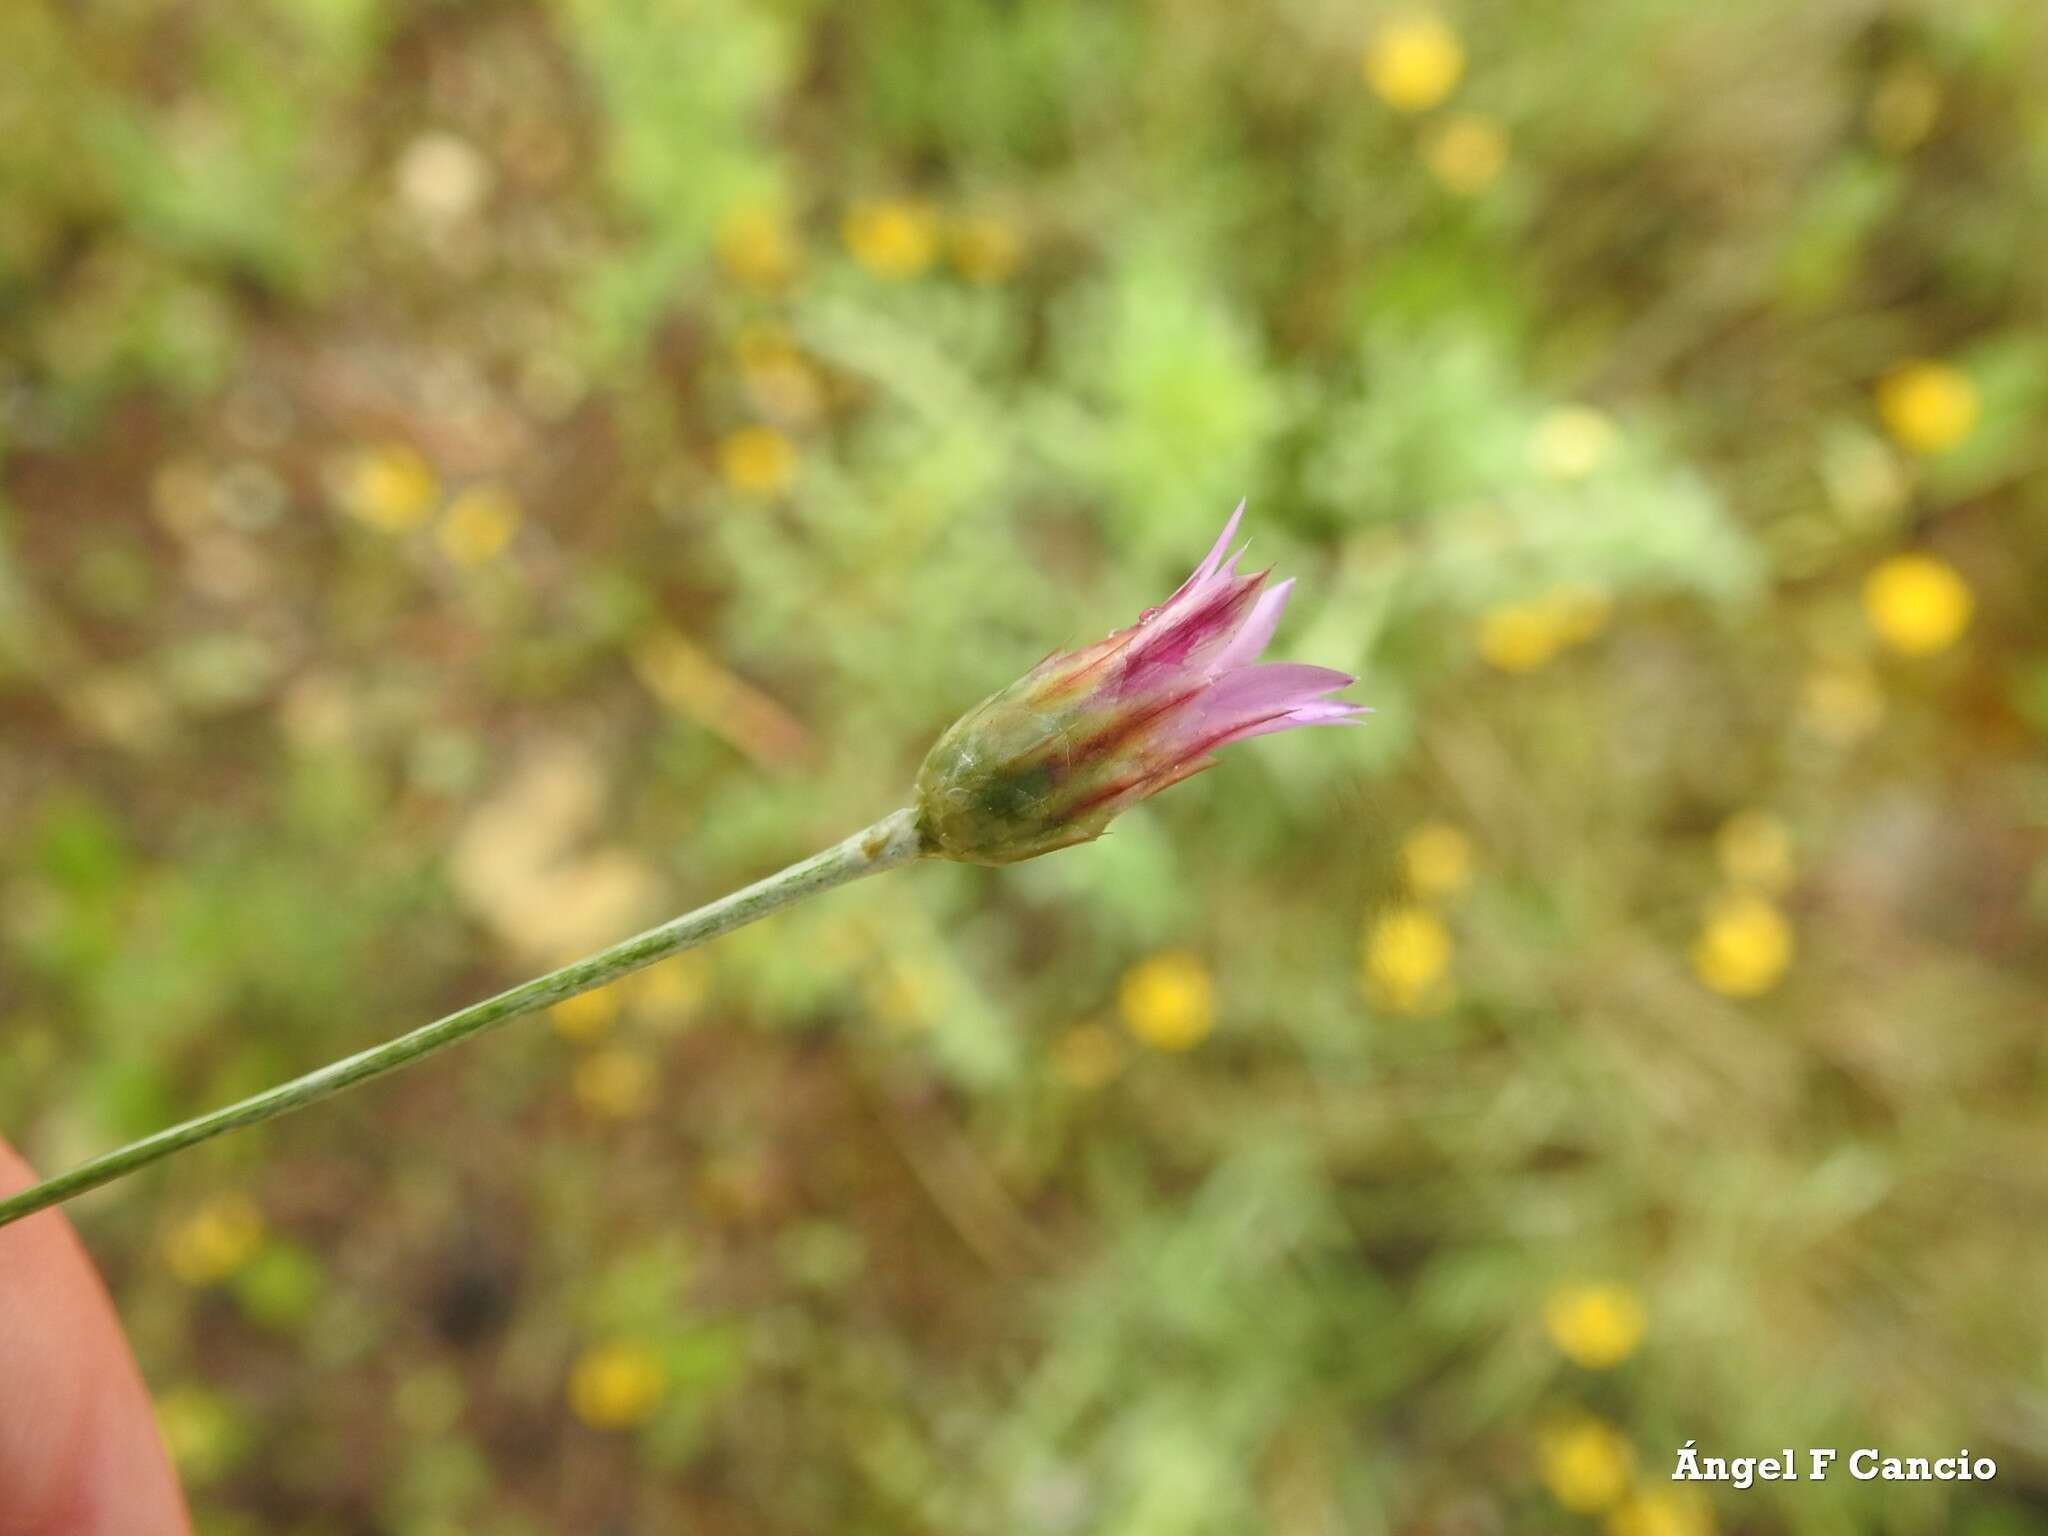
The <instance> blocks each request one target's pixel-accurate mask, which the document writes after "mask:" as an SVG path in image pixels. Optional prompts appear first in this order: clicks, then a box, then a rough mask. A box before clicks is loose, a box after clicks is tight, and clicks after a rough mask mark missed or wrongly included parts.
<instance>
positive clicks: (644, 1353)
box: [569, 1340, 668, 1429]
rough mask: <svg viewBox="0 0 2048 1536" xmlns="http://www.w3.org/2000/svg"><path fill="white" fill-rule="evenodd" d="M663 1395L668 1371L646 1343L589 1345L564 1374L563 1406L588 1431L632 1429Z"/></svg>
mask: <svg viewBox="0 0 2048 1536" xmlns="http://www.w3.org/2000/svg"><path fill="white" fill-rule="evenodd" d="M667 1395H668V1372H667V1371H665V1370H664V1369H663V1368H662V1364H661V1361H660V1360H658V1359H656V1358H655V1355H654V1352H653V1351H652V1350H651V1349H649V1348H648V1347H647V1346H646V1345H644V1344H640V1343H636V1342H633V1341H630V1340H614V1341H612V1342H610V1343H605V1344H596V1345H592V1346H591V1347H590V1348H588V1349H586V1350H584V1351H583V1353H582V1354H580V1355H578V1356H577V1357H576V1363H575V1365H574V1366H573V1367H572V1368H571V1369H570V1372H569V1407H570V1409H571V1411H573V1412H574V1413H575V1415H576V1417H577V1418H579V1419H581V1420H582V1421H583V1422H584V1423H586V1424H588V1425H590V1426H591V1428H593V1429H636V1428H638V1427H639V1426H640V1425H642V1424H645V1423H646V1422H647V1421H648V1420H649V1419H651V1418H652V1417H654V1413H655V1410H656V1409H658V1408H659V1407H660V1406H661V1401H662V1399H663V1398H664V1397H666V1396H667Z"/></svg>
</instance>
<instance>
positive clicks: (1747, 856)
mask: <svg viewBox="0 0 2048 1536" xmlns="http://www.w3.org/2000/svg"><path fill="white" fill-rule="evenodd" d="M1714 853H1715V855H1716V856H1717V857H1718V858H1719V859H1720V861H1721V873H1722V874H1724V875H1726V876H1727V877H1728V879H1729V880H1730V881H1731V882H1732V883H1734V884H1736V885H1750V886H1755V887H1756V888H1757V889H1758V890H1762V891H1782V890H1783V889H1785V887H1786V886H1788V885H1790V884H1791V883H1792V834H1791V832H1790V831H1789V830H1788V829H1787V828H1786V826H1785V823H1784V822H1782V821H1780V820H1779V819H1778V818H1777V817H1775V816H1773V815H1772V814H1771V813H1770V812H1768V811H1738V812H1736V813H1735V814H1734V815H1733V816H1730V817H1729V818H1728V819H1727V820H1726V821H1724V822H1722V823H1721V829H1720V831H1718V832H1716V833H1715V834H1714Z"/></svg>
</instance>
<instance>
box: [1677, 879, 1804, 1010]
mask: <svg viewBox="0 0 2048 1536" xmlns="http://www.w3.org/2000/svg"><path fill="white" fill-rule="evenodd" d="M1791 963H1792V925H1791V924H1790V923H1788V922H1786V921H1785V916H1784V914H1783V913H1781V912H1780V911H1779V910H1778V909H1777V907H1775V906H1774V905H1772V903H1770V902H1769V901H1767V900H1765V899H1764V898H1763V897H1761V896H1755V895H1749V894H1746V893H1737V894H1732V895H1727V896H1723V897H1722V898H1721V899H1720V900H1718V901H1716V902H1715V903H1714V905H1713V906H1712V907H1711V908H1710V909H1709V910H1708V913H1707V920H1706V923H1705V925H1704V926H1703V927H1702V928H1701V930H1700V935H1699V937H1698V938H1697V939H1695V940H1694V941H1693V946H1692V968H1693V970H1694V972H1695V973H1697V975H1698V976H1699V978H1700V980H1701V981H1703V982H1705V983H1706V984H1707V985H1708V986H1709V987H1712V988H1713V989H1714V990H1715V991H1716V992H1719V993H1722V994H1724V995H1725V996H1728V997H1758V996H1761V995H1762V994H1763V993H1765V992H1768V991H1770V990H1771V988H1772V987H1774V986H1776V985H1777V984H1778V981H1779V978H1781V977H1782V976H1783V975H1784V974H1785V968H1786V967H1787V966H1789V965H1790V964H1791Z"/></svg>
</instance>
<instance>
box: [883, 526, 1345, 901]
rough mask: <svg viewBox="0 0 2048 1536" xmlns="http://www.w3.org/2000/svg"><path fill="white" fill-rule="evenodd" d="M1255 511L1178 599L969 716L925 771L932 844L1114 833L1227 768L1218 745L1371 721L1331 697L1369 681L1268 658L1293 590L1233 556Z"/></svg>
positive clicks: (926, 833) (1043, 666)
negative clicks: (1214, 767) (1140, 809)
mask: <svg viewBox="0 0 2048 1536" xmlns="http://www.w3.org/2000/svg"><path fill="white" fill-rule="evenodd" d="M1243 516H1244V506H1243V504H1242V503H1240V504H1239V506H1238V509H1237V511H1236V512H1235V513H1233V514H1232V515H1231V518H1230V522H1229V523H1228V524H1227V525H1226V526H1225V528H1224V530H1223V534H1222V536H1221V537H1220V538H1218V539H1217V541H1216V543H1215V546H1214V547H1213V548H1211V549H1210V551H1209V553H1208V556H1207V558H1205V559H1204V560H1203V561H1202V563H1201V564H1200V565H1199V566H1197V567H1196V568H1195V573H1194V574H1193V575H1192V576H1190V577H1189V578H1188V579H1187V580H1186V581H1185V582H1184V583H1182V585H1181V588H1180V590H1179V591H1178V592H1176V593H1174V594H1173V596H1172V597H1170V598H1168V599H1167V600H1166V601H1165V602H1164V603H1161V604H1160V605H1159V606H1158V607H1157V608H1148V609H1147V610H1145V612H1144V613H1142V614H1140V615H1139V617H1138V622H1137V623H1136V624H1133V625H1132V626H1131V627H1130V628H1129V629H1123V630H1118V631H1117V632H1116V633H1115V634H1113V635H1110V636H1109V637H1108V638H1106V639H1104V640H1102V641H1099V642H1098V643H1097V644H1095V645H1092V646H1089V647H1087V648H1086V649H1084V650H1080V651H1069V652H1055V653H1054V654H1052V655H1051V656H1048V657H1046V659H1045V660H1044V661H1042V662H1040V663H1039V664H1038V665H1037V666H1036V667H1033V668H1032V669H1031V671H1029V672H1027V673H1026V674H1025V675H1024V676H1023V677H1021V678H1019V679H1018V680H1017V681H1016V682H1014V683H1012V684H1010V686H1009V687H1007V688H1005V689H1003V690H1002V691H1001V692H999V693H996V694H994V695H992V696H990V697H989V698H987V699H985V700H983V701H982V703H981V704H979V705H978V706H976V707H975V708H974V709H973V710H970V711H969V712H968V713H967V714H966V715H965V716H963V717H962V718H961V719H960V720H959V721H957V722H956V723H955V724H954V725H953V726H952V728H951V729H949V730H948V731H947V732H946V733H945V735H943V736H941V737H940V738H939V740H938V744H937V745H936V746H934V747H933V748H932V750H931V752H930V754H929V755H928V756H927V757H926V758H925V760H924V766H923V767H922V768H921V769H919V770H918V775H917V814H918V824H919V828H920V830H921V832H922V834H923V837H924V840H925V843H926V845H927V847H929V848H930V850H931V851H932V852H933V853H936V854H938V855H939V856H941V857H943V858H949V859H960V860H964V861H966V862H968V863H972V864H1011V863H1015V862H1016V861H1017V860H1019V859H1029V858H1035V857H1037V855H1039V854H1041V853H1050V852H1051V851H1052V850H1053V849H1055V848H1066V847H1070V846H1072V845H1073V844H1075V843H1085V842H1088V841H1089V840H1090V839H1092V838H1096V837H1100V836H1101V835H1102V833H1103V831H1104V829H1106V828H1107V827H1108V826H1109V824H1110V822H1111V821H1113V820H1115V818H1116V816H1117V815H1118V813H1119V812H1121V811H1123V810H1124V809H1126V808H1127V807H1129V806H1131V805H1134V804H1136V803H1137V802H1138V801H1140V800H1143V799H1144V798H1146V797H1147V796H1148V795H1155V794H1157V793H1158V792H1159V791H1160V790H1162V789H1164V788H1166V787H1167V786H1168V785H1169V784H1178V783H1179V782H1180V781H1181V780H1182V779H1185V778H1187V777H1188V776H1189V775H1191V774H1195V773H1199V772H1201V771H1202V770H1203V769H1204V768H1207V767H1209V766H1210V765H1211V764H1212V763H1213V762H1214V761H1215V759H1214V757H1213V756H1212V755H1211V754H1213V753H1214V752H1215V751H1216V750H1217V749H1218V748H1220V747H1225V746H1228V745H1229V744H1230V743H1231V742H1234V741H1242V740H1244V739H1245V738H1247V737H1250V736H1263V735H1268V734H1270V733H1271V732H1274V731H1284V730H1290V729H1292V728H1293V727H1295V726H1304V725H1337V724H1342V723H1345V722H1348V721H1352V720H1356V719H1357V718H1358V717H1359V716H1361V715H1363V714H1365V713H1367V711H1366V710H1365V709H1364V707H1363V706H1361V705H1357V704H1348V703H1345V702H1343V701H1341V700H1336V699H1330V698H1326V697H1325V695H1327V694H1330V693H1334V692H1335V691H1336V690H1338V689H1340V688H1344V687H1347V686H1349V685H1350V684H1351V683H1352V682H1353V681H1355V679H1353V678H1352V677H1350V676H1348V675H1347V674H1345V673H1343V672H1334V671H1331V670H1330V669H1329V668H1327V667H1309V666H1296V665H1291V664H1268V665H1263V666H1260V665H1254V663H1255V662H1256V661H1257V660H1258V656H1259V653H1260V652H1261V651H1263V650H1264V649H1265V648H1266V643H1267V641H1269V640H1270V639H1272V637H1273V629H1274V626H1275V625H1277V624H1278V623H1279V621H1280V613H1281V610H1282V609H1284V608H1285V607H1286V606H1287V595H1288V591H1289V589H1290V588H1291V587H1292V586H1293V585H1294V583H1293V582H1292V581H1283V582H1280V583H1279V584H1278V585H1276V586H1274V587H1272V588H1270V589H1268V588H1267V587H1266V576H1267V572H1264V571H1259V572H1256V573H1254V574H1251V575H1239V574H1238V570H1237V564H1238V561H1239V560H1240V559H1242V558H1243V554H1244V552H1243V551H1242V550H1239V551H1238V553H1237V554H1234V555H1231V556H1230V557H1229V558H1228V559H1226V558H1225V551H1227V550H1228V549H1229V547H1230V541H1231V540H1232V538H1234V537H1235V536H1236V533H1237V525H1238V522H1239V520H1240V519H1241V518H1242V517H1243Z"/></svg>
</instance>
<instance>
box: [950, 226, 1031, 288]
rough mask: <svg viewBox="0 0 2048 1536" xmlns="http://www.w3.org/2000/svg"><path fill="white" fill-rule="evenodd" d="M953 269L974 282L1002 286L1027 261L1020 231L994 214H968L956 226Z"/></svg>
mask: <svg viewBox="0 0 2048 1536" xmlns="http://www.w3.org/2000/svg"><path fill="white" fill-rule="evenodd" d="M952 244H953V270H954V271H956V272H958V273H959V274H960V275H961V276H962V277H964V278H966V279H967V280H968V281H969V282H971V283H1000V282H1002V281H1004V280H1005V279H1006V278H1008V277H1010V276H1011V275H1013V274H1014V273H1015V272H1016V270H1017V267H1018V264H1019V263H1020V262H1022V261H1023V259H1024V245H1023V242H1022V241H1020V240H1019V239H1018V238H1017V232H1016V231H1015V230H1014V229H1012V228H1011V227H1010V226H1009V225H1008V224H1006V223H1004V222H1003V221H1002V220H1001V219H999V218H996V217H995V216H994V215H993V214H986V213H978V214H968V215H967V216H965V217H964V218H962V219H960V220H959V221H958V222H956V223H955V224H954V226H953V242H952Z"/></svg>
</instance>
